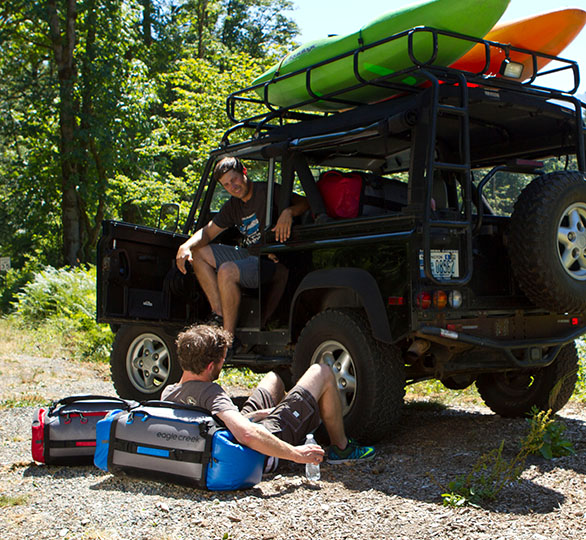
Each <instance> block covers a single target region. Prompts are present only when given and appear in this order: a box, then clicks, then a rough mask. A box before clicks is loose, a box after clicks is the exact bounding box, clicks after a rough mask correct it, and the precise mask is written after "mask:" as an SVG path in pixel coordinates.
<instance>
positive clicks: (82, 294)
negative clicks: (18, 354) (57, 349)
mask: <svg viewBox="0 0 586 540" xmlns="http://www.w3.org/2000/svg"><path fill="white" fill-rule="evenodd" d="M95 283H96V269H95V267H89V268H87V269H86V268H82V267H78V268H74V269H66V268H63V269H60V270H57V269H55V268H52V267H47V268H46V269H45V270H43V271H41V272H39V273H38V274H36V275H35V278H34V279H33V280H32V281H31V282H30V283H27V284H26V285H25V286H24V287H23V289H22V290H21V291H20V292H18V293H17V294H16V302H15V306H14V307H15V311H14V313H13V314H12V315H11V316H10V317H11V318H12V320H14V321H16V322H18V323H19V324H20V325H23V326H27V327H32V328H33V329H39V328H50V329H52V330H57V331H58V332H59V333H60V334H61V335H62V336H63V337H64V340H65V346H66V348H67V349H68V350H70V351H71V352H72V354H73V355H74V356H76V357H78V358H82V359H93V360H103V359H106V358H107V357H108V356H109V352H110V347H111V344H112V337H113V336H112V332H111V331H110V328H109V327H108V326H107V325H98V324H97V323H96V322H95V306H96V291H95Z"/></svg>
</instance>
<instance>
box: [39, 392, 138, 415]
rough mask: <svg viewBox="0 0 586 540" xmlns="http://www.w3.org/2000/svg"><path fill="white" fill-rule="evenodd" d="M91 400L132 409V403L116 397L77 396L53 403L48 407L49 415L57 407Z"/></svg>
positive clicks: (97, 395)
mask: <svg viewBox="0 0 586 540" xmlns="http://www.w3.org/2000/svg"><path fill="white" fill-rule="evenodd" d="M93 400H106V401H114V402H116V403H122V404H124V405H125V406H126V407H127V408H131V407H132V403H130V402H129V401H127V400H126V399H122V398H119V397H116V396H114V397H113V396H101V395H99V394H79V395H76V396H68V397H65V398H63V399H60V400H59V401H54V402H53V404H52V405H51V406H50V407H49V411H48V413H49V414H52V413H53V411H54V410H55V409H57V407H60V406H62V405H71V404H72V403H77V402H78V401H93Z"/></svg>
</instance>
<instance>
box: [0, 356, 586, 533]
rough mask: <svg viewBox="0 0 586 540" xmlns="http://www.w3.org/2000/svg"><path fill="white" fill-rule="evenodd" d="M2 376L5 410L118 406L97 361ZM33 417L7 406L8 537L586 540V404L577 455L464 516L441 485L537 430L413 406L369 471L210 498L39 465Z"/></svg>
mask: <svg viewBox="0 0 586 540" xmlns="http://www.w3.org/2000/svg"><path fill="white" fill-rule="evenodd" d="M0 375H1V376H0V395H1V396H3V397H2V400H3V401H4V402H5V403H6V401H7V400H15V401H19V400H22V399H24V397H25V396H29V398H30V396H31V395H37V396H40V397H42V398H44V399H47V400H52V399H58V398H61V397H65V396H67V395H71V394H77V393H99V394H104V395H115V394H114V390H113V387H112V385H111V383H110V382H109V380H108V374H107V368H105V367H104V366H97V365H95V364H73V363H71V362H69V361H66V360H62V359H61V360H60V359H57V360H46V359H39V358H31V357H26V356H18V357H11V358H9V359H6V358H0ZM36 408H37V407H35V406H26V407H14V408H5V409H0V441H1V444H0V493H1V494H2V506H3V507H2V509H1V511H0V531H2V532H1V533H0V536H1V538H2V539H3V540H22V539H29V538H30V539H55V538H63V539H96V540H97V539H100V540H114V539H132V540H135V539H137V540H143V539H144V540H152V539H162V540H171V539H173V540H180V539H239V540H246V539H251V540H259V539H262V540H272V539H275V540H280V539H287V540H302V539H303V540H305V539H313V538H323V539H326V538H327V539H332V540H338V539H339V540H350V539H366V538H368V539H372V538H390V539H391V538H392V539H393V540H403V539H405V540H406V539H419V538H425V539H454V540H456V539H457V540H484V539H486V540H497V539H498V540H509V539H515V540H517V539H519V540H542V539H548V540H562V539H563V540H566V539H568V538H586V520H585V517H586V514H585V510H584V509H585V508H586V435H585V433H586V431H585V430H584V427H585V426H584V422H585V421H586V407H585V406H584V405H583V404H581V403H577V402H571V403H570V404H569V405H568V406H566V408H565V409H564V410H563V411H562V414H561V417H562V419H563V420H564V422H565V423H566V425H567V426H568V429H567V432H566V436H567V438H569V439H570V440H571V441H572V442H573V444H574V448H575V449H576V454H575V455H574V456H569V457H564V458H558V459H555V460H551V461H546V460H544V459H541V458H538V457H534V458H533V457H532V458H531V460H530V461H529V462H528V463H527V466H526V468H525V470H524V472H523V475H522V478H521V481H520V482H518V483H515V484H512V485H509V486H507V487H505V489H504V490H503V492H502V493H501V494H500V495H499V497H498V498H497V500H495V501H494V502H492V503H490V504H489V505H487V506H485V507H484V508H474V507H465V508H460V509H454V508H451V507H444V506H442V503H441V496H440V495H441V490H440V488H439V487H438V485H437V483H436V482H440V483H444V484H445V483H446V482H448V481H449V480H451V479H454V478H455V477H456V476H457V475H459V474H462V473H465V472H467V471H468V470H469V468H470V467H471V466H472V464H473V463H474V462H475V461H476V459H477V458H478V456H479V455H480V454H482V453H484V452H487V451H490V450H491V449H493V448H495V447H496V446H498V444H499V443H500V441H501V440H505V452H506V453H508V455H512V454H513V453H514V452H516V445H517V443H518V441H519V440H520V439H521V438H522V437H523V435H524V434H525V431H526V423H525V422H524V421H523V420H510V419H502V418H499V417H497V416H494V415H492V414H491V413H490V411H488V409H486V408H484V407H479V406H466V405H457V406H456V405H453V406H451V407H450V408H449V409H446V410H436V409H430V408H429V407H425V408H423V407H408V408H406V410H405V413H404V415H403V419H402V421H401V423H400V425H399V426H398V427H397V429H396V431H395V432H394V433H392V434H390V436H389V438H388V440H386V441H383V442H382V443H381V444H379V445H377V449H378V452H379V455H378V456H377V457H376V458H375V459H374V460H373V461H371V462H369V463H364V464H360V465H349V466H337V467H333V466H327V465H324V466H323V467H322V479H321V481H319V482H317V483H310V482H308V481H306V480H305V478H304V477H303V471H304V469H303V467H302V466H300V465H296V464H288V463H286V464H285V465H284V467H282V468H281V469H280V470H279V471H278V473H277V474H272V475H267V476H266V477H264V478H263V481H262V482H261V483H260V484H258V485H257V486H255V487H254V488H252V489H249V490H245V491H238V492H228V493H211V492H205V491H200V490H196V489H192V488H187V487H183V486H177V485H173V484H165V483H158V482H153V481H147V480H140V479H135V478H128V477H124V476H120V477H118V476H113V475H111V474H108V473H105V472H102V471H100V470H99V469H97V468H95V467H90V466H87V467H58V466H45V465H40V464H35V463H34V462H32V461H31V455H30V433H31V432H30V423H31V419H32V415H33V412H34V411H35V409H36ZM430 475H432V476H430ZM432 477H433V478H432ZM9 502H13V503H14V504H13V505H8V503H9Z"/></svg>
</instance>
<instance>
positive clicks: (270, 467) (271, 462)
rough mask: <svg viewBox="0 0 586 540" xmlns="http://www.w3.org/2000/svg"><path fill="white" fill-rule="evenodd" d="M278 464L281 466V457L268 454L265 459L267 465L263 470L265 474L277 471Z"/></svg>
mask: <svg viewBox="0 0 586 540" xmlns="http://www.w3.org/2000/svg"><path fill="white" fill-rule="evenodd" d="M278 466H279V458H278V457H273V456H268V457H267V459H266V460H265V467H264V470H263V474H268V473H272V472H275V471H276V470H277V467H278Z"/></svg>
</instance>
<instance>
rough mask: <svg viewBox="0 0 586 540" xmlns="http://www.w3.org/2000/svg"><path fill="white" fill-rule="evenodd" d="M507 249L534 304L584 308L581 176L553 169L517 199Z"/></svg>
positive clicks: (585, 186) (585, 198)
mask: <svg viewBox="0 0 586 540" xmlns="http://www.w3.org/2000/svg"><path fill="white" fill-rule="evenodd" d="M570 220H574V221H573V224H572V223H570ZM560 239H561V241H560ZM508 249H509V254H510V257H511V264H512V266H513V271H514V274H515V276H516V278H517V281H518V283H519V286H520V287H521V289H522V290H523V292H524V293H525V294H526V295H527V297H528V298H529V300H531V301H532V302H533V303H534V304H535V305H536V306H538V307H541V308H544V309H547V310H548V311H553V312H557V313H566V312H583V311H586V181H585V179H584V175H583V174H581V173H578V172H554V173H550V174H545V175H543V176H540V177H538V178H536V179H535V180H533V181H532V182H531V183H530V184H529V185H528V186H527V187H526V188H525V189H524V190H523V191H522V193H521V195H520V196H519V198H518V200H517V202H516V203H515V209H514V211H513V214H512V216H511V229H510V236H509V246H508Z"/></svg>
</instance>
